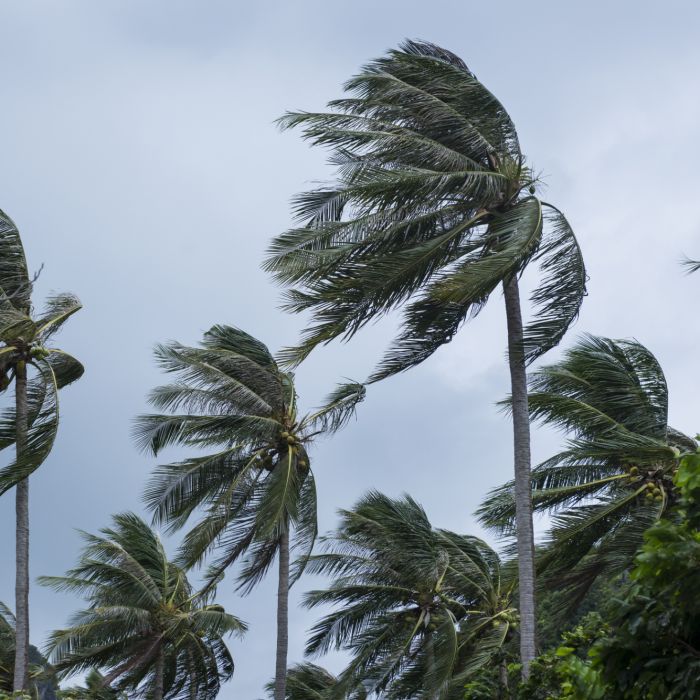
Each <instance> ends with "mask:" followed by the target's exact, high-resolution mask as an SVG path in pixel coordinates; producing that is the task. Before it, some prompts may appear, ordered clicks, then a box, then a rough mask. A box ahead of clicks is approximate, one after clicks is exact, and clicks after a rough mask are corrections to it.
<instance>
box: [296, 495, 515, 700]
mask: <svg viewBox="0 0 700 700" xmlns="http://www.w3.org/2000/svg"><path fill="white" fill-rule="evenodd" d="M325 544H326V552H325V553H323V554H319V555H315V556H313V557H312V559H311V561H310V565H309V566H310V570H311V571H312V572H315V573H324V574H330V575H332V576H333V581H332V583H331V585H330V587H329V588H328V589H326V590H318V591H313V592H311V593H309V594H308V595H307V596H306V600H305V603H306V605H307V606H311V607H313V606H316V605H320V604H332V605H334V606H336V608H337V609H336V610H335V611H334V612H332V613H330V614H329V615H327V616H326V617H324V618H323V619H322V620H321V621H320V622H318V623H317V624H316V625H315V626H314V627H313V629H312V630H311V637H310V639H309V643H308V646H307V652H308V653H310V654H319V653H323V652H325V651H327V650H328V649H330V648H331V647H335V648H338V649H339V648H343V649H346V650H348V651H350V652H351V653H352V655H353V660H352V661H351V662H350V665H349V666H348V668H347V669H346V670H345V671H344V672H343V674H342V675H341V677H340V679H339V681H338V683H337V684H336V686H335V688H336V691H335V692H336V693H341V692H347V693H348V697H354V696H353V695H351V694H350V693H349V692H348V691H350V690H353V689H356V688H358V687H364V688H365V690H366V691H368V692H383V693H385V694H386V697H387V698H397V699H398V698H414V697H418V696H420V697H423V695H422V694H421V693H423V692H424V693H426V694H425V697H435V698H437V697H440V698H443V697H453V696H454V697H462V695H463V689H464V679H465V678H466V677H467V676H468V675H470V674H471V673H472V672H473V671H474V670H476V669H477V668H479V667H480V666H481V665H482V664H483V663H485V662H486V661H488V660H489V659H491V658H493V656H494V654H496V653H497V652H498V650H499V649H500V647H501V645H502V643H503V642H504V640H505V639H506V637H507V636H508V633H509V631H510V629H511V625H512V622H513V610H512V609H511V608H510V604H509V591H508V590H507V589H506V588H505V587H502V584H501V577H500V565H499V560H498V556H497V555H496V553H495V552H493V551H492V550H491V549H490V548H489V547H488V546H487V545H486V544H485V543H484V542H482V541H481V540H479V539H477V538H475V537H468V536H463V535H456V534H454V533H452V532H448V531H445V530H436V529H434V528H433V527H432V526H431V524H430V522H429V521H428V518H427V516H426V514H425V512H424V511H423V509H422V508H421V507H420V506H419V505H418V504H417V503H416V502H415V501H413V500H412V499H411V498H410V497H408V496H405V497H403V498H401V499H391V498H389V497H387V496H384V495H382V494H379V493H374V492H373V493H370V494H368V495H367V496H365V497H364V498H363V499H362V500H361V501H360V502H359V503H358V504H357V505H356V506H355V507H354V508H353V509H352V510H350V511H341V524H340V527H339V528H338V530H337V531H336V532H335V533H333V535H332V536H330V537H328V538H326V539H325ZM358 692H359V691H358ZM363 692H364V691H363ZM455 692H456V695H454V693H455ZM333 697H335V695H333ZM338 697H340V695H338ZM382 697H384V696H382Z"/></svg>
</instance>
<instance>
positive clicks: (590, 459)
mask: <svg viewBox="0 0 700 700" xmlns="http://www.w3.org/2000/svg"><path fill="white" fill-rule="evenodd" d="M529 406H530V415H531V416H532V418H533V419H537V420H540V421H542V422H543V423H545V424H547V425H552V426H556V427H558V428H560V429H562V430H563V431H564V432H565V434H566V435H567V436H568V440H567V444H566V449H565V450H563V451H562V452H559V453H558V454H556V455H554V456H553V457H551V458H549V459H547V460H546V461H544V462H543V463H542V464H540V465H539V466H537V467H536V468H535V469H534V470H533V474H532V482H531V483H532V493H533V501H534V508H535V510H536V511H540V512H552V513H554V516H553V518H552V528H551V532H550V535H549V538H548V541H547V542H546V543H545V547H544V551H543V554H542V555H541V557H540V561H539V562H538V566H539V568H540V569H541V570H542V572H543V574H544V575H545V577H546V578H547V579H549V580H550V581H551V582H554V581H556V582H558V583H559V584H560V585H562V586H564V587H566V588H568V589H570V595H567V596H566V602H567V603H568V604H570V605H575V604H576V603H578V602H579V601H580V599H581V598H582V597H583V595H585V593H586V591H587V590H588V589H589V588H590V586H591V585H592V583H593V582H594V581H595V580H596V578H597V577H598V576H601V575H605V576H612V575H615V574H618V573H620V572H621V571H624V570H626V569H627V568H629V566H630V564H631V563H632V559H633V557H634V555H635V553H636V551H637V550H638V548H639V546H640V545H641V544H642V536H643V533H644V531H645V530H646V529H647V528H648V527H649V526H650V525H651V524H652V523H654V522H655V521H656V520H657V519H658V518H659V517H661V515H662V514H663V513H664V512H666V510H667V509H668V508H669V507H670V506H671V505H673V504H674V502H675V500H676V494H675V490H674V486H673V473H674V471H675V469H676V468H677V466H678V459H677V457H678V455H679V453H680V452H681V451H687V450H689V449H690V450H693V451H694V450H695V448H696V445H695V441H694V440H692V439H691V438H689V437H688V436H686V435H684V434H683V433H681V432H679V431H677V430H674V429H673V428H672V427H670V426H669V425H668V389H667V386H666V378H665V377H664V373H663V371H662V369H661V366H660V365H659V363H658V361H657V360H656V358H655V357H654V355H652V353H651V352H649V350H648V349H647V348H646V347H644V346H643V345H641V344H640V343H638V342H636V341H625V340H611V339H609V338H598V337H594V336H585V337H583V338H582V339H581V340H580V341H579V342H578V343H577V344H576V345H575V346H574V347H573V348H572V349H570V350H568V351H567V353H566V354H565V356H564V358H563V359H562V360H561V361H560V362H557V363H556V364H553V365H551V366H548V367H543V368H542V369H539V370H538V371H536V372H535V373H533V374H532V376H531V377H530V393H529ZM479 515H480V519H481V521H482V522H483V523H484V524H485V525H487V526H489V527H492V528H495V529H496V530H497V531H499V532H500V533H502V534H506V535H508V534H513V525H514V515H515V503H514V499H513V496H512V484H506V485H504V486H502V487H500V488H498V489H496V490H495V491H493V492H492V493H491V495H490V496H489V497H488V498H487V499H486V501H485V502H484V504H483V505H482V506H481V507H480V509H479Z"/></svg>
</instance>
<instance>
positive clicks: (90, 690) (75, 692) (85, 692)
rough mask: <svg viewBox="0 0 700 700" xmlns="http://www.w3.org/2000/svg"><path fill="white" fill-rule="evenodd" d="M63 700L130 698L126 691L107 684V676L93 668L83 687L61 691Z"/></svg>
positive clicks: (115, 699)
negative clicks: (118, 690)
mask: <svg viewBox="0 0 700 700" xmlns="http://www.w3.org/2000/svg"><path fill="white" fill-rule="evenodd" d="M61 700H129V699H128V697H127V696H126V693H119V692H117V691H116V690H113V689H112V688H108V687H106V686H105V677H104V676H103V675H102V674H101V673H100V672H99V671H96V670H95V669H91V670H90V671H89V672H88V674H87V676H86V678H85V685H84V686H82V687H75V688H68V689H67V690H63V691H61Z"/></svg>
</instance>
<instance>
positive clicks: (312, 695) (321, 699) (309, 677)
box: [266, 663, 367, 700]
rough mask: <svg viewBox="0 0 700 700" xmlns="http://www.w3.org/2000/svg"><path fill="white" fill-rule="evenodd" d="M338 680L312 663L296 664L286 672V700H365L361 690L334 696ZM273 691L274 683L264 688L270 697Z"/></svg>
mask: <svg viewBox="0 0 700 700" xmlns="http://www.w3.org/2000/svg"><path fill="white" fill-rule="evenodd" d="M338 683H339V680H338V678H337V677H336V676H334V675H333V674H332V673H330V672H329V671H327V670H326V669H325V668H321V666H317V665H316V664H312V663H303V664H296V665H294V666H292V667H291V668H290V669H289V670H288V671H287V694H286V696H285V698H286V700H331V699H332V698H336V699H337V700H367V693H366V692H365V691H364V689H363V688H361V687H360V688H356V689H353V690H350V691H349V692H348V693H343V694H342V695H340V696H337V695H336V694H335V691H336V688H337V687H338ZM274 689H275V684H274V682H272V681H271V682H270V683H268V684H267V686H266V690H267V692H268V693H269V695H270V697H272V694H273V692H274Z"/></svg>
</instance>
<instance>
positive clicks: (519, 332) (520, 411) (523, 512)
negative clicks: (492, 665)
mask: <svg viewBox="0 0 700 700" xmlns="http://www.w3.org/2000/svg"><path fill="white" fill-rule="evenodd" d="M503 293H504V296H505V303H506V318H507V322H508V362H509V365H510V382H511V395H512V401H513V455H514V467H515V525H516V529H517V538H518V590H519V593H520V661H521V663H522V665H523V677H524V678H527V677H528V674H529V672H530V662H531V661H532V659H534V658H535V653H536V628H535V537H534V532H533V525H532V490H531V480H530V416H529V412H528V405H527V375H526V371H525V358H524V355H523V319H522V315H521V312H520V294H519V291H518V280H517V279H516V278H515V277H513V278H512V279H510V280H509V281H507V282H504V283H503Z"/></svg>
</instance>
